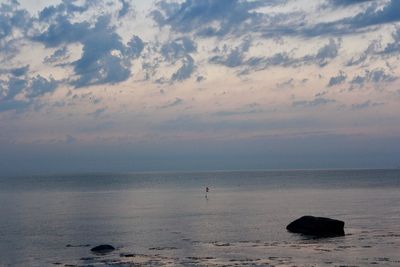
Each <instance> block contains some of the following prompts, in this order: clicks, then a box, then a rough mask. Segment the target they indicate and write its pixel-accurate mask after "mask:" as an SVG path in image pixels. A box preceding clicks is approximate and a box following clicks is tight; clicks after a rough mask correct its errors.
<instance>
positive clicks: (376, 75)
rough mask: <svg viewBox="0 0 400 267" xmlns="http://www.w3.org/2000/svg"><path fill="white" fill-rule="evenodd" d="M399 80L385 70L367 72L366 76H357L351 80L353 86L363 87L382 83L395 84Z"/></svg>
mask: <svg viewBox="0 0 400 267" xmlns="http://www.w3.org/2000/svg"><path fill="white" fill-rule="evenodd" d="M395 80H397V77H396V76H393V75H391V74H387V73H386V72H385V70H384V69H374V70H371V71H370V70H366V71H365V73H364V75H356V76H354V77H353V79H352V80H351V82H350V83H351V84H353V85H358V86H360V87H363V86H364V85H365V84H366V83H370V82H372V83H375V84H378V83H381V82H393V81H395Z"/></svg>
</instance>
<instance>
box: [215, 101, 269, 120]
mask: <svg viewBox="0 0 400 267" xmlns="http://www.w3.org/2000/svg"><path fill="white" fill-rule="evenodd" d="M261 112H263V110H262V108H261V107H260V105H259V104H258V103H250V104H247V105H245V106H243V107H239V108H236V109H232V110H222V111H218V112H215V113H213V114H212V115H214V116H222V117H225V116H227V117H229V116H237V115H248V114H257V113H261Z"/></svg>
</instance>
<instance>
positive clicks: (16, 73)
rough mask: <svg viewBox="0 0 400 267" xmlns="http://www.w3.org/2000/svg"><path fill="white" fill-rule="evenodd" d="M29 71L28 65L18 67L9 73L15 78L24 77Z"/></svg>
mask: <svg viewBox="0 0 400 267" xmlns="http://www.w3.org/2000/svg"><path fill="white" fill-rule="evenodd" d="M28 71H29V65H26V66H23V67H18V68H14V69H11V70H10V73H11V74H12V75H14V76H15V77H20V76H24V75H26V74H27V73H28Z"/></svg>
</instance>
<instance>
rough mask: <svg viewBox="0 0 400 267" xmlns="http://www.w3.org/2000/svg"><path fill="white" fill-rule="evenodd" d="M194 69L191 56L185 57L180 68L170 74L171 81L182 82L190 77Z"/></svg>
mask: <svg viewBox="0 0 400 267" xmlns="http://www.w3.org/2000/svg"><path fill="white" fill-rule="evenodd" d="M195 69H196V66H195V64H194V60H193V58H192V57H191V56H189V55H188V56H186V57H185V58H184V59H182V66H181V67H180V68H179V69H178V70H177V71H176V72H175V73H174V74H172V77H171V81H183V80H186V79H188V78H190V77H191V76H192V73H193V72H194V70H195Z"/></svg>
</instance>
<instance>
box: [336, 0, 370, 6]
mask: <svg viewBox="0 0 400 267" xmlns="http://www.w3.org/2000/svg"><path fill="white" fill-rule="evenodd" d="M372 1H373V0H329V3H330V4H331V5H333V6H350V5H356V4H362V3H365V2H372Z"/></svg>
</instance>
